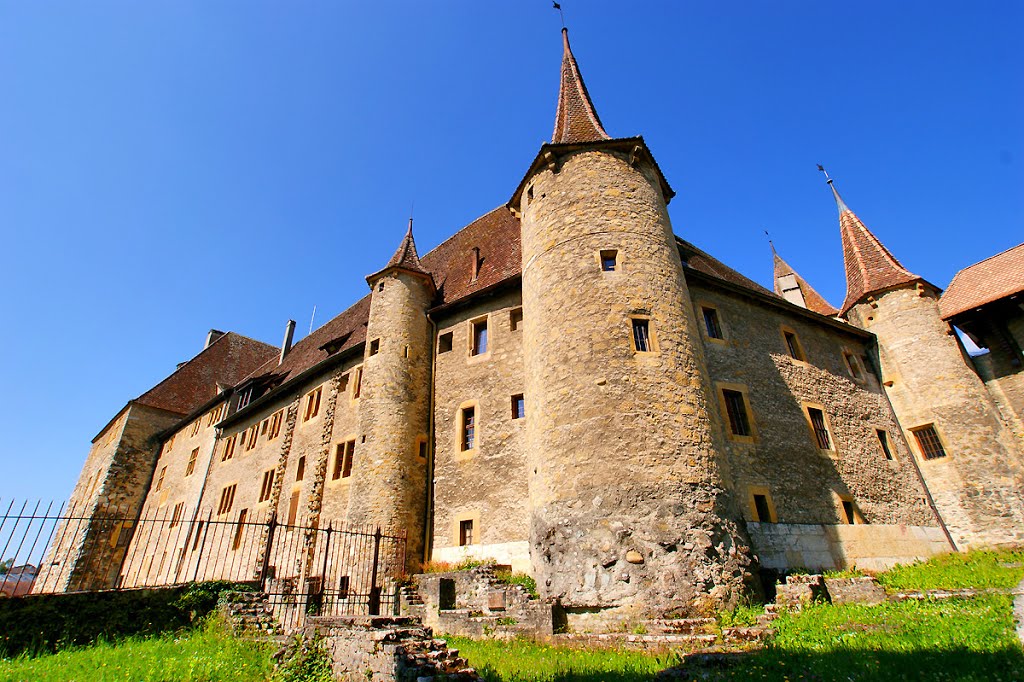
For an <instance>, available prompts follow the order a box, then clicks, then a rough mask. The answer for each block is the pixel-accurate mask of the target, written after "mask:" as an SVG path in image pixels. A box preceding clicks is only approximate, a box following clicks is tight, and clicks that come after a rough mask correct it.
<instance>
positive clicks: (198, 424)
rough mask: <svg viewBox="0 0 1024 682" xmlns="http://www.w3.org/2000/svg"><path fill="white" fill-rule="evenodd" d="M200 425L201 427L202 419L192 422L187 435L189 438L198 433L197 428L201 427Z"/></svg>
mask: <svg viewBox="0 0 1024 682" xmlns="http://www.w3.org/2000/svg"><path fill="white" fill-rule="evenodd" d="M202 425H203V418H202V417H200V418H198V419H196V420H195V421H194V422H192V430H191V432H190V433H189V435H190V436H194V435H196V434H197V433H199V427H201V426H202Z"/></svg>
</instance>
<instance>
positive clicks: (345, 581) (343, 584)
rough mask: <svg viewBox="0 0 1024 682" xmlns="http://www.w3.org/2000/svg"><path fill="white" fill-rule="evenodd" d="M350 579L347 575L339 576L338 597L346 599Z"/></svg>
mask: <svg viewBox="0 0 1024 682" xmlns="http://www.w3.org/2000/svg"><path fill="white" fill-rule="evenodd" d="M350 584H351V580H350V579H349V577H348V576H347V575H343V576H341V578H340V579H339V580H338V599H348V591H349V585H350Z"/></svg>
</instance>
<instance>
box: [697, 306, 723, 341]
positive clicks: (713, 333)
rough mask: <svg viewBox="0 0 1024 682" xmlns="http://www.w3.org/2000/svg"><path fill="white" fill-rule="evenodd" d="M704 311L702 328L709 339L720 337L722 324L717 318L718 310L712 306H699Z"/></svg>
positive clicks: (721, 336)
mask: <svg viewBox="0 0 1024 682" xmlns="http://www.w3.org/2000/svg"><path fill="white" fill-rule="evenodd" d="M701 311H702V312H703V313H704V329H706V330H707V333H708V338H709V339H722V338H725V337H724V336H723V335H722V324H721V322H719V320H718V311H717V310H715V309H714V308H701Z"/></svg>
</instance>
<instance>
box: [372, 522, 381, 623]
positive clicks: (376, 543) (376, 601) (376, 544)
mask: <svg viewBox="0 0 1024 682" xmlns="http://www.w3.org/2000/svg"><path fill="white" fill-rule="evenodd" d="M380 537H381V532H380V526H377V532H376V533H374V534H373V570H372V571H371V573H370V603H369V612H370V615H371V616H379V615H380V587H378V585H377V562H378V561H379V560H380Z"/></svg>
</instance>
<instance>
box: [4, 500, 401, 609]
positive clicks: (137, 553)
mask: <svg viewBox="0 0 1024 682" xmlns="http://www.w3.org/2000/svg"><path fill="white" fill-rule="evenodd" d="M0 558H5V559H6V560H4V561H3V562H2V563H0V595H3V596H7V597H19V596H23V595H25V594H29V593H46V592H81V591H91V590H103V589H115V590H117V589H134V588H146V587H159V586H166V585H177V584H182V583H189V582H201V581H209V580H231V581H236V582H251V583H254V584H258V585H259V586H260V588H261V589H262V591H263V592H265V593H266V594H267V596H268V602H269V604H270V605H271V606H272V607H273V609H274V613H275V615H276V616H277V618H278V619H279V620H280V621H281V622H282V623H283V624H285V625H286V626H296V625H300V624H301V622H302V621H304V619H305V617H306V616H307V615H377V614H382V613H392V612H394V611H395V610H396V609H397V606H398V605H397V597H396V594H397V587H396V586H397V584H398V582H399V579H400V578H401V576H402V575H403V573H404V568H405V535H404V533H396V534H390V533H385V532H382V531H381V529H380V528H372V527H361V526H352V525H348V524H343V523H341V522H339V521H336V520H325V519H316V518H297V519H295V520H294V521H293V522H291V523H282V522H280V521H279V520H278V518H277V515H276V514H275V513H274V512H273V511H271V510H262V511H258V512H255V513H251V512H249V510H245V509H243V510H240V511H238V512H236V513H233V514H220V515H218V514H216V513H215V512H214V511H213V510H208V509H204V510H197V509H193V510H188V509H185V508H184V507H183V505H177V506H175V507H173V508H167V507H164V508H161V509H158V510H154V511H152V512H148V513H146V514H142V515H139V514H138V513H132V509H131V508H130V507H129V506H128V505H93V506H92V507H91V508H83V509H80V510H79V509H75V508H74V507H73V506H72V507H71V508H69V509H65V506H64V505H59V506H55V505H54V503H47V504H45V505H44V503H42V502H37V503H34V504H30V503H27V502H22V503H16V502H14V501H8V502H7V503H6V504H4V502H3V501H0Z"/></svg>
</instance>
